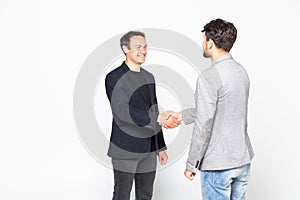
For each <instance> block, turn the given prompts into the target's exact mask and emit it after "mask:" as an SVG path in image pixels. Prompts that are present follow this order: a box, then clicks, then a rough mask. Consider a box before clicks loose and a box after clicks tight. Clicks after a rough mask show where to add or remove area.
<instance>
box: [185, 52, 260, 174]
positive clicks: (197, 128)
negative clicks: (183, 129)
mask: <svg viewBox="0 0 300 200" xmlns="http://www.w3.org/2000/svg"><path fill="white" fill-rule="evenodd" d="M248 96H249V78H248V75H247V72H246V71H245V69H244V68H243V67H242V66H241V65H240V64H238V63H237V62H236V61H234V60H233V59H232V56H231V55H230V54H228V55H224V56H222V57H220V58H219V59H217V60H216V61H215V62H214V63H213V64H212V66H211V67H209V68H208V69H206V70H205V71H203V72H202V73H201V74H200V76H199V78H198V80H197V88H196V94H195V102H196V108H190V109H186V110H183V111H182V116H183V121H184V123H185V124H189V123H193V122H195V125H194V130H193V136H192V141H191V146H190V150H189V155H188V160H187V165H186V169H187V170H189V171H192V172H194V173H196V171H197V169H199V170H222V169H230V168H235V167H239V166H242V165H245V164H248V163H250V162H251V159H252V158H253V156H254V153H253V149H252V146H251V143H250V139H249V137H248V133H247V105H248Z"/></svg>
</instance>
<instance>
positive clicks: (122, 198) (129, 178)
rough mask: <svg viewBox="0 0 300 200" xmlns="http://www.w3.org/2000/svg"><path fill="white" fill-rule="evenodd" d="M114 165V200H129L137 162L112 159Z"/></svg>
mask: <svg viewBox="0 0 300 200" xmlns="http://www.w3.org/2000/svg"><path fill="white" fill-rule="evenodd" d="M112 164H113V168H114V181H115V185H114V193H113V200H129V199H130V192H131V189H132V183H133V179H134V171H135V169H136V164H137V161H136V160H118V159H112Z"/></svg>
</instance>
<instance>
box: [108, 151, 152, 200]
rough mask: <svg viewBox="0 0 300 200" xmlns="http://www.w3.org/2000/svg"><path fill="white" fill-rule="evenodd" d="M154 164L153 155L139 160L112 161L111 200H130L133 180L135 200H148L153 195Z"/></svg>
mask: <svg viewBox="0 0 300 200" xmlns="http://www.w3.org/2000/svg"><path fill="white" fill-rule="evenodd" d="M156 163H157V158H156V154H155V153H151V154H149V155H148V156H146V157H144V158H139V159H126V160H125V159H124V160H122V159H112V164H113V168H114V181H115V185H114V194H113V200H130V192H131V189H132V184H133V180H134V181H135V198H136V200H150V199H151V198H152V194H153V184H154V179H155V174H156Z"/></svg>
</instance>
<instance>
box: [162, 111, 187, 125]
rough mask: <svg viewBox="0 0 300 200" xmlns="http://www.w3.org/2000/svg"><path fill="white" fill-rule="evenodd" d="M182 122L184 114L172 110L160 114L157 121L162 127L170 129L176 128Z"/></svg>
mask: <svg viewBox="0 0 300 200" xmlns="http://www.w3.org/2000/svg"><path fill="white" fill-rule="evenodd" d="M181 121H182V114H181V112H174V111H172V110H168V111H166V112H164V113H160V114H159V116H158V119H157V122H158V123H159V125H161V126H162V127H164V128H166V129H169V128H176V127H177V126H178V125H179V124H181Z"/></svg>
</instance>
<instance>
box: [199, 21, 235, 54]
mask: <svg viewBox="0 0 300 200" xmlns="http://www.w3.org/2000/svg"><path fill="white" fill-rule="evenodd" d="M202 32H205V36H206V38H207V40H209V39H211V40H213V41H214V43H215V45H216V46H217V47H218V48H221V49H223V50H225V51H227V52H229V51H230V49H231V48H232V46H233V44H234V42H235V40H236V37H237V30H236V28H235V27H234V25H233V23H230V22H227V21H225V20H223V19H215V20H212V21H210V22H209V23H208V24H206V25H205V26H204V27H203V30H202Z"/></svg>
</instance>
